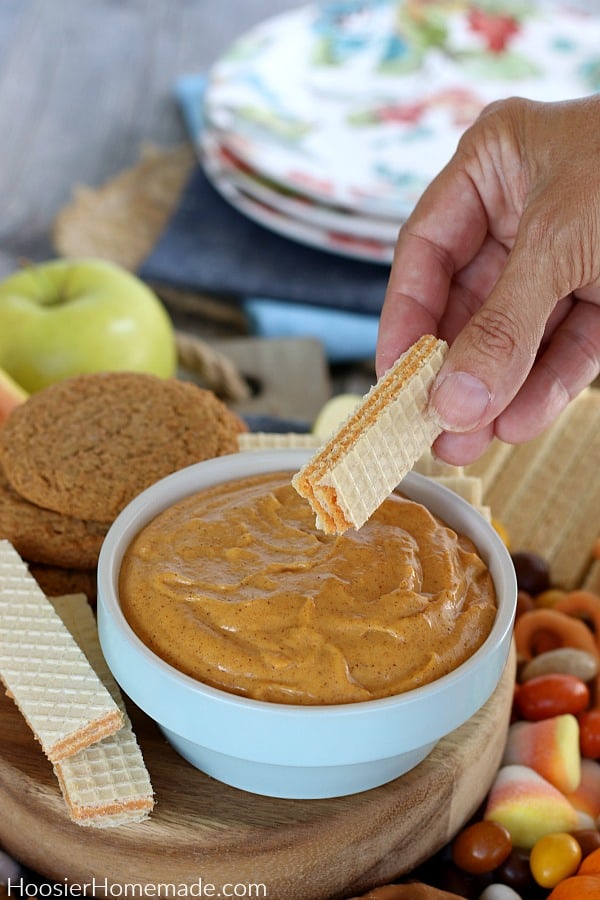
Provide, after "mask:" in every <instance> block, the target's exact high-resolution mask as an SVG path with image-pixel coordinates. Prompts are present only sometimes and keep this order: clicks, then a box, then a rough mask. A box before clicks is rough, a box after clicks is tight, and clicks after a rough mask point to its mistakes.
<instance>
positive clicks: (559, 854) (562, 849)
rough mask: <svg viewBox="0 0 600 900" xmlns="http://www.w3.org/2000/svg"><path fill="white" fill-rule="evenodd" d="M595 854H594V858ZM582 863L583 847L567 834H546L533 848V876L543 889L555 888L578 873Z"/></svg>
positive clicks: (531, 865) (530, 861) (531, 859)
mask: <svg viewBox="0 0 600 900" xmlns="http://www.w3.org/2000/svg"><path fill="white" fill-rule="evenodd" d="M593 855H594V854H592V856H593ZM580 862H581V847H580V846H579V844H578V843H577V841H576V840H575V838H574V837H573V836H572V835H570V834H567V833H566V832H554V833H553V834H546V835H544V837H541V838H540V839H539V840H538V841H536V842H535V844H534V845H533V847H532V848H531V854H530V857H529V865H530V868H531V874H532V875H533V877H534V878H535V880H536V881H537V883H538V884H539V885H541V887H545V888H553V887H556V885H557V884H558V883H559V882H561V881H563V880H564V879H565V878H569V877H570V876H571V875H574V874H575V872H577V868H578V866H579V863H580Z"/></svg>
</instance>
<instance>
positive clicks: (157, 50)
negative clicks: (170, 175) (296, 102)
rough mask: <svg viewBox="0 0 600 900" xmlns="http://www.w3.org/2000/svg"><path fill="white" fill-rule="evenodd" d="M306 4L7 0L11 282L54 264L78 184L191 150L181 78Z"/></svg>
mask: <svg viewBox="0 0 600 900" xmlns="http://www.w3.org/2000/svg"><path fill="white" fill-rule="evenodd" d="M296 5H297V0H118V2H114V0H59V2H58V0H51V2H48V0H2V2H1V3H0V134H1V135H2V139H1V140H0V197H2V211H1V213H0V278H1V277H4V276H6V275H7V274H8V273H10V272H12V271H13V269H14V268H15V267H16V266H17V264H18V263H19V261H21V260H23V259H30V260H34V261H40V260H43V259H47V258H49V257H51V256H53V255H55V253H54V251H53V247H52V243H51V239H50V229H51V225H52V222H53V219H54V217H55V216H56V214H57V212H58V211H59V210H60V209H61V208H62V207H63V206H64V205H65V204H66V203H68V202H69V200H70V197H71V195H72V191H73V188H74V186H76V185H77V184H84V185H90V186H93V185H98V184H101V183H102V182H104V181H105V180H106V179H108V178H110V177H112V176H113V175H114V174H116V173H117V172H118V171H120V170H121V169H123V168H124V167H126V166H130V165H132V164H133V163H134V162H135V161H136V160H137V158H138V155H139V151H140V147H141V145H142V144H143V143H145V142H151V143H154V144H157V145H159V146H162V147H169V146H173V145H176V144H179V143H181V142H182V141H184V140H185V139H186V133H185V130H184V127H183V124H182V122H181V119H180V117H179V111H178V108H177V105H176V103H175V101H174V100H173V96H172V86H173V83H174V80H175V79H176V78H177V76H179V75H181V74H184V73H187V72H193V71H204V70H206V69H207V68H208V67H209V66H210V64H211V63H212V62H213V61H214V60H215V59H216V58H217V57H218V56H219V55H220V54H221V52H222V51H223V50H224V49H225V48H226V47H227V46H228V44H229V43H230V42H231V40H232V39H233V38H234V37H236V36H237V35H238V34H240V33H242V32H244V31H246V30H247V29H248V28H249V27H250V26H252V25H253V24H254V23H257V22H259V21H261V20H262V19H265V18H268V17H270V16H272V15H274V14H276V13H278V12H282V11H284V10H286V9H290V8H292V7H294V6H296Z"/></svg>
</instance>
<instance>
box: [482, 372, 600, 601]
mask: <svg viewBox="0 0 600 900" xmlns="http://www.w3.org/2000/svg"><path fill="white" fill-rule="evenodd" d="M599 453H600V391H598V390H594V389H588V390H586V391H584V392H583V393H582V394H581V395H580V396H579V397H577V398H576V399H575V400H573V401H572V402H571V403H570V404H569V406H568V407H567V408H566V409H565V411H564V412H563V413H562V414H561V416H560V417H559V418H558V419H557V421H556V422H555V423H554V424H553V425H552V426H551V427H550V428H549V429H547V431H545V432H544V433H543V434H541V435H540V436H539V437H537V438H534V439H533V440H532V441H529V442H528V443H526V444H521V445H518V446H515V447H512V448H511V452H510V453H509V454H508V455H507V456H506V457H505V460H504V463H503V465H502V467H501V469H500V470H499V471H498V472H497V473H496V476H495V478H494V479H493V481H492V482H491V483H488V485H487V487H486V488H485V489H484V502H485V503H487V504H489V505H490V506H491V509H492V513H493V515H494V517H495V518H496V519H498V520H499V521H500V522H502V525H503V526H504V527H505V528H506V530H507V532H508V534H509V535H510V538H511V545H512V546H514V547H518V548H519V549H520V550H523V551H527V552H530V553H535V554H537V555H539V556H542V557H543V558H544V559H545V560H546V561H547V562H548V564H549V567H550V572H551V578H552V583H553V584H555V585H556V586H557V587H562V588H565V589H567V590H571V589H573V588H575V587H577V586H578V585H580V584H581V582H582V580H583V578H584V577H585V572H586V570H587V568H588V566H589V564H590V561H591V549H592V545H593V542H594V540H595V539H596V538H597V536H598V525H599V523H598V514H597V510H598V505H599V503H600V482H599V481H598V478H597V477H596V472H597V459H598V454H599ZM466 471H467V472H468V473H469V474H470V473H472V472H473V471H475V469H474V468H473V467H472V466H468V467H467V469H466ZM484 481H485V479H484Z"/></svg>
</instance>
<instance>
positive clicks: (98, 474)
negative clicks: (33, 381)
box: [0, 372, 246, 599]
mask: <svg viewBox="0 0 600 900" xmlns="http://www.w3.org/2000/svg"><path fill="white" fill-rule="evenodd" d="M244 430H246V425H245V423H244V422H243V421H242V420H241V419H240V417H239V416H237V415H236V414H235V413H234V412H232V411H231V410H230V409H228V408H227V407H226V406H225V404H224V403H223V402H222V401H221V400H219V399H218V397H217V396H216V395H215V394H214V393H213V392H212V391H209V390H205V389H203V388H200V387H199V386H197V385H196V384H193V383H192V382H189V381H182V380H179V379H176V378H171V379H167V380H164V379H160V378H157V377H155V376H153V375H147V374H142V373H135V372H101V373H94V374H85V375H78V376H75V377H73V378H69V379H66V380H64V381H61V382H58V383H57V384H54V385H52V386H50V387H47V388H44V389H43V390H41V391H38V392H37V393H35V394H32V395H31V396H30V397H29V398H28V399H27V400H26V401H25V402H24V403H23V404H21V405H20V406H18V407H16V408H15V409H14V410H13V412H12V413H11V415H10V416H9V418H8V420H7V421H6V422H5V424H4V426H2V428H1V429H0V539H2V538H4V539H7V540H8V541H10V542H11V544H12V545H13V546H14V548H15V549H16V550H17V551H18V553H19V554H20V556H21V557H22V558H23V559H24V560H25V561H26V562H27V563H28V565H29V569H30V572H31V574H32V575H33V576H34V577H35V579H36V580H37V582H38V583H39V585H40V587H41V588H42V590H43V591H44V593H45V594H47V595H48V596H59V595H62V594H68V593H74V592H81V593H84V594H86V595H87V596H88V598H90V599H93V598H94V597H95V593H96V565H97V561H98V555H99V552H100V547H101V545H102V542H103V540H104V537H105V535H106V533H107V531H108V529H109V527H110V525H111V523H112V522H113V521H114V519H115V518H116V516H117V515H118V514H119V512H121V510H122V509H123V508H124V507H125V506H126V505H127V504H128V503H129V501H130V500H132V499H133V498H134V497H135V496H136V495H137V494H139V493H140V492H141V491H142V490H144V489H145V488H147V487H149V486H150V485H151V484H153V483H154V482H156V481H158V480H159V479H160V478H163V477H164V476H166V475H169V474H171V473H172V472H174V471H176V470H177V469H181V468H183V467H184V466H187V465H191V464H193V463H196V462H200V461H202V460H205V459H209V458H212V457H215V456H221V455H223V454H226V453H232V452H235V451H237V449H238V435H239V434H240V432H243V431H244Z"/></svg>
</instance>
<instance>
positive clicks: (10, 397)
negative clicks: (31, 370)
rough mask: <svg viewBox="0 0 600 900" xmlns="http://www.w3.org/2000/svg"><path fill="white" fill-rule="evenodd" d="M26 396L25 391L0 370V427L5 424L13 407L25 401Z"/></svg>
mask: <svg viewBox="0 0 600 900" xmlns="http://www.w3.org/2000/svg"><path fill="white" fill-rule="evenodd" d="M28 396H29V394H28V393H27V391H26V390H24V389H23V388H22V387H21V385H20V384H17V382H16V381H15V380H14V378H11V377H10V375H9V374H8V372H5V371H4V369H0V425H3V424H4V422H6V420H7V419H8V417H9V415H10V414H11V412H12V411H13V409H14V408H15V406H19V404H20V403H23V402H24V401H25V400H27V398H28Z"/></svg>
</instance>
